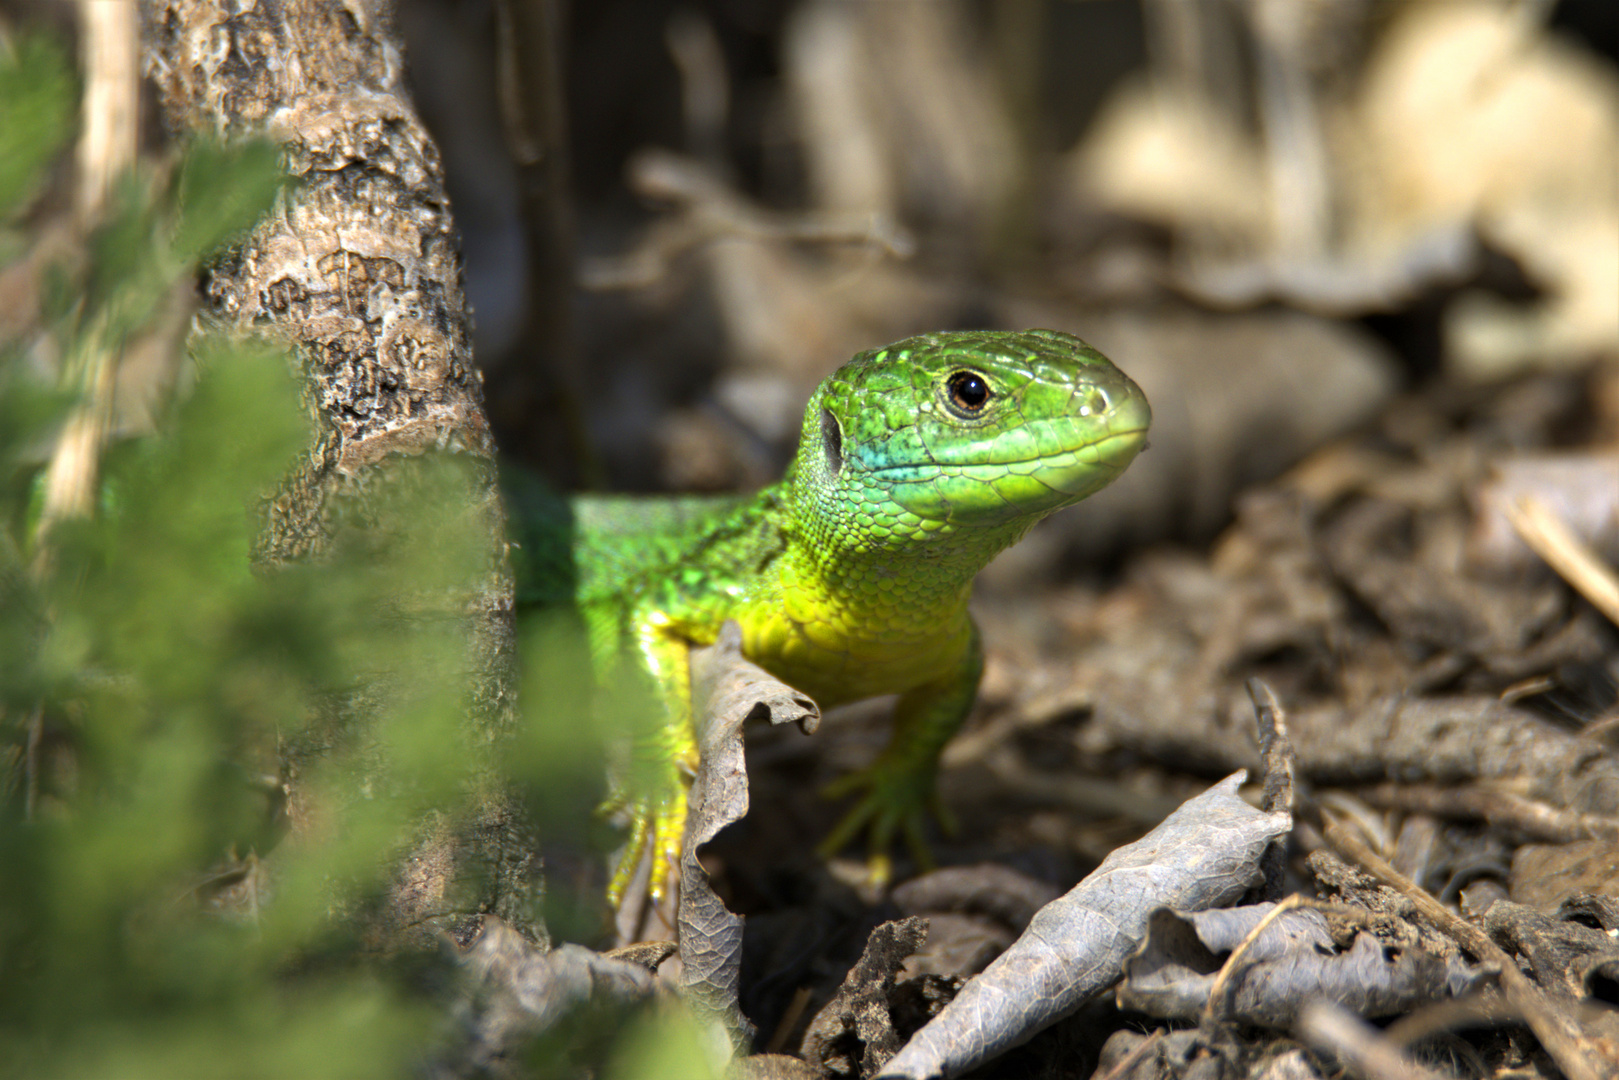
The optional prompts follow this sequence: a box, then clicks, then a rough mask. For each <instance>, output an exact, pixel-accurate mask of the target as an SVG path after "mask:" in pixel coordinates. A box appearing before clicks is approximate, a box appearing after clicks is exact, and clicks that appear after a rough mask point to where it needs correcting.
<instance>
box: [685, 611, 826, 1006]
mask: <svg viewBox="0 0 1619 1080" xmlns="http://www.w3.org/2000/svg"><path fill="white" fill-rule="evenodd" d="M691 676H692V701H693V702H694V704H695V706H696V708H695V710H694V711H695V713H696V715H697V716H698V717H699V718H700V719H699V723H700V727H699V731H698V746H699V749H700V750H701V753H702V764H701V765H700V766H699V768H698V771H697V777H696V779H695V780H693V781H692V787H691V797H690V801H689V804H688V805H689V809H688V812H687V818H686V837H685V846H684V847H683V849H682V850H681V855H680V914H679V924H680V960H681V987H682V989H683V990H684V991H685V992H686V995H687V997H688V999H689V1000H690V1001H691V1002H692V1003H693V1004H695V1005H697V1006H698V1007H700V1008H702V1009H705V1010H707V1011H709V1012H710V1013H712V1014H713V1015H715V1016H718V1017H721V1018H722V1019H723V1020H724V1021H725V1023H726V1024H727V1026H729V1027H730V1029H731V1030H732V1032H733V1034H735V1033H738V1032H742V1031H745V1030H747V1028H748V1027H749V1026H750V1025H749V1024H748V1022H747V1020H746V1019H744V1018H743V1016H742V1014H741V1012H740V1011H739V1010H738V1008H737V980H738V977H739V974H740V971H741V966H742V917H741V916H739V915H734V914H732V913H731V912H730V911H728V910H727V909H726V907H725V904H724V902H723V901H721V900H720V898H719V896H718V895H716V894H715V892H714V889H713V887H712V886H711V884H710V883H709V879H708V873H707V872H706V871H705V870H704V869H703V866H702V863H701V862H699V861H698V858H697V855H698V850H699V849H700V848H701V847H702V846H703V845H704V844H706V843H708V842H709V841H710V840H712V839H714V837H715V836H717V835H719V832H720V830H721V829H723V828H725V826H727V825H729V824H731V823H732V822H735V821H740V820H741V819H742V816H743V815H744V814H746V813H747V812H748V775H747V769H746V766H745V765H744V763H743V759H742V725H743V724H744V723H746V722H747V721H749V720H768V721H770V723H772V724H786V723H795V724H797V725H799V727H800V728H802V729H803V730H804V732H805V734H809V733H810V732H813V731H814V730H815V728H816V726H817V725H819V724H820V722H821V714H820V710H819V709H817V708H816V706H815V703H814V702H813V701H811V700H810V699H809V698H808V697H806V696H805V695H804V694H802V693H801V692H799V691H797V690H794V689H793V688H792V687H790V686H788V685H787V684H786V683H783V682H781V681H780V680H778V679H776V678H775V677H774V676H772V675H770V674H769V673H768V672H766V671H765V670H764V669H763V668H761V667H759V666H758V665H756V664H752V663H750V662H748V661H747V660H745V659H743V657H742V631H741V628H740V627H738V626H737V624H736V623H734V622H727V623H726V624H725V626H724V628H723V629H721V631H720V636H719V640H717V641H716V642H715V643H714V644H713V645H711V646H709V647H707V648H705V649H698V650H695V651H694V652H693V653H692V657H691Z"/></svg>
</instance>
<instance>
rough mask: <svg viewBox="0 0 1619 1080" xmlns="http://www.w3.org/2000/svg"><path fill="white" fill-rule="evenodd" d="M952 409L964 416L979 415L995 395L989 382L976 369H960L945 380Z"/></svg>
mask: <svg viewBox="0 0 1619 1080" xmlns="http://www.w3.org/2000/svg"><path fill="white" fill-rule="evenodd" d="M944 385H945V389H946V390H947V391H948V392H949V395H950V406H951V409H952V410H953V411H954V412H955V413H956V414H957V415H958V416H962V417H973V416H977V415H978V414H979V413H980V412H982V411H983V409H984V405H985V404H986V403H987V402H988V401H989V399H990V398H991V397H992V396H993V394H992V393H991V391H990V389H989V383H987V382H985V381H984V377H983V376H982V375H980V374H978V372H976V371H958V372H956V373H955V374H953V375H951V376H950V378H949V379H947V380H946V381H945V384H944Z"/></svg>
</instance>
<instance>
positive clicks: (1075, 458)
mask: <svg viewBox="0 0 1619 1080" xmlns="http://www.w3.org/2000/svg"><path fill="white" fill-rule="evenodd" d="M1137 441H1139V442H1140V443H1141V446H1139V447H1137V448H1135V449H1133V450H1131V451H1130V453H1129V455H1128V456H1123V458H1122V460H1120V461H1118V463H1117V465H1116V466H1115V465H1114V464H1113V462H1114V459H1115V458H1119V457H1121V455H1120V451H1122V450H1124V449H1125V447H1126V444H1128V443H1130V442H1137ZM1146 442H1147V428H1146V427H1145V426H1142V427H1133V428H1124V429H1122V430H1117V431H1109V432H1108V433H1107V434H1105V435H1102V436H1100V437H1098V438H1095V439H1087V440H1086V441H1084V442H1082V443H1077V444H1075V445H1073V446H1070V447H1067V448H1066V449H1063V450H1057V451H1054V452H1052V453H1047V454H1028V455H1025V456H1022V457H1011V458H975V459H973V460H972V461H963V462H956V461H935V460H927V461H918V462H910V463H905V464H893V465H880V466H878V467H877V468H875V469H872V470H871V473H872V475H874V476H880V477H890V476H893V477H899V476H903V475H905V474H915V473H918V472H949V473H953V474H955V475H962V476H967V475H973V474H975V473H978V472H980V471H984V470H1016V468H1017V466H1019V465H1023V466H1029V467H1030V469H1031V472H1035V471H1044V470H1045V469H1047V468H1060V467H1062V465H1063V464H1064V460H1065V459H1067V460H1068V461H1070V462H1072V463H1073V464H1080V465H1085V466H1087V467H1090V468H1097V469H1103V468H1116V469H1117V470H1122V469H1123V468H1124V466H1125V465H1128V464H1129V463H1130V461H1131V460H1132V459H1133V458H1134V457H1135V455H1136V454H1137V453H1140V452H1141V450H1144V449H1146ZM1084 458H1094V460H1083V459H1084Z"/></svg>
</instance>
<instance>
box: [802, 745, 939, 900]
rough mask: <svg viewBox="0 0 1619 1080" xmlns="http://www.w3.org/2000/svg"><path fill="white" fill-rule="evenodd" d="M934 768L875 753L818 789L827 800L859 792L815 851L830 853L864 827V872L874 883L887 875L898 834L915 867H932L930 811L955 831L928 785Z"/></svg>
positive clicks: (883, 882)
mask: <svg viewBox="0 0 1619 1080" xmlns="http://www.w3.org/2000/svg"><path fill="white" fill-rule="evenodd" d="M934 772H935V769H934V766H933V764H932V763H931V762H929V763H928V765H927V767H925V768H917V767H916V766H914V765H912V766H907V765H901V764H898V763H894V762H889V761H885V760H884V759H883V758H881V757H879V758H878V759H877V760H876V761H875V762H874V763H873V764H872V765H871V766H869V767H868V768H865V769H862V770H860V771H859V772H856V773H851V774H850V775H848V776H845V777H843V778H842V779H839V780H836V781H834V782H832V783H831V784H828V785H827V786H826V787H825V788H824V789H822V792H821V794H822V795H824V796H825V797H827V798H830V799H835V798H839V797H841V796H844V795H849V794H852V793H855V792H861V791H863V792H864V794H863V795H862V796H861V798H860V799H859V800H858V801H857V802H856V803H855V805H854V807H853V808H852V809H850V810H849V812H848V813H846V814H845V815H844V816H843V819H842V820H841V821H839V822H838V824H837V825H836V826H835V827H834V828H833V829H832V832H831V833H830V834H829V835H828V836H827V838H826V839H825V840H823V841H821V843H820V845H819V846H818V847H817V848H816V849H815V850H816V852H817V853H818V854H819V855H820V856H821V857H822V858H830V857H831V856H833V855H835V854H837V852H839V851H840V850H842V849H843V847H844V846H845V845H847V844H848V843H849V841H851V840H853V839H854V838H855V837H856V836H857V835H858V834H860V833H861V832H864V833H865V834H866V850H867V867H868V874H869V877H870V879H871V881H872V882H873V883H874V884H877V885H886V884H887V883H888V881H889V880H890V879H891V878H892V877H893V861H892V859H891V858H890V857H889V849H890V847H891V846H892V845H893V842H894V836H895V834H896V833H898V834H899V835H901V836H903V837H904V838H905V846H906V848H907V849H908V850H909V851H910V853H911V858H912V859H914V860H915V861H916V864H917V866H918V867H919V868H921V869H923V870H931V869H933V868H934V866H936V865H937V863H936V862H935V860H934V858H933V852H932V851H931V850H930V849H929V848H928V843H927V838H926V836H925V835H924V830H923V827H924V825H925V823H926V820H927V818H928V816H929V814H930V812H931V815H932V817H933V818H934V819H935V820H937V821H938V823H939V827H940V829H941V830H942V831H943V832H944V833H945V835H947V836H949V835H953V834H954V833H955V831H956V820H955V817H954V815H952V814H951V813H950V811H949V810H948V809H946V808H945V806H944V803H943V802H941V801H940V799H939V793H938V790H937V788H936V787H935V786H934Z"/></svg>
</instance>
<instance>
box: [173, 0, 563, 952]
mask: <svg viewBox="0 0 1619 1080" xmlns="http://www.w3.org/2000/svg"><path fill="white" fill-rule="evenodd" d="M144 15H145V21H144V26H143V30H144V33H145V52H146V69H147V74H148V75H149V76H150V77H151V78H152V79H153V80H154V81H155V83H156V85H157V89H158V94H159V97H160V100H161V104H162V110H163V115H164V117H165V119H166V121H167V122H168V124H169V126H170V127H171V128H172V129H175V130H177V131H186V130H190V131H211V132H218V133H223V134H260V135H267V136H268V137H269V138H271V139H274V140H275V141H277V142H278V143H280V144H281V145H282V146H283V148H284V152H285V154H286V158H287V161H288V166H289V169H290V171H291V172H292V173H293V175H294V176H295V177H297V179H298V185H297V187H296V188H295V189H293V191H292V193H291V194H290V196H289V197H288V198H287V199H286V200H285V202H284V204H283V205H282V206H280V207H278V209H277V211H276V212H275V213H273V214H272V215H271V216H270V217H269V218H268V219H266V220H265V221H263V222H261V223H260V224H259V226H258V227H257V228H256V229H255V230H254V232H253V233H252V235H251V236H250V237H249V238H247V239H246V241H245V242H244V243H243V244H242V245H241V247H240V249H239V250H238V251H237V252H235V253H233V254H232V255H231V256H230V257H228V258H227V259H225V260H222V261H221V262H220V263H219V264H216V265H215V266H213V267H212V268H211V269H210V270H209V272H208V273H207V275H206V279H205V294H206V297H207V301H208V306H209V308H210V309H211V312H212V315H213V316H214V317H216V318H217V319H218V320H220V321H222V322H223V323H225V324H226V325H227V326H234V327H237V328H240V329H242V330H247V329H249V328H251V329H253V330H255V331H258V332H269V333H272V334H275V335H278V336H280V337H282V338H283V339H285V340H288V341H290V342H292V343H293V344H294V345H295V346H296V347H297V349H298V353H299V355H300V357H301V359H302V370H303V375H304V378H305V386H306V393H307V395H308V396H309V398H310V399H311V400H312V402H313V404H315V405H316V406H318V414H319V419H318V421H317V430H316V435H315V438H314V441H313V443H312V445H311V446H310V448H309V451H308V453H307V455H306V456H305V458H304V460H303V462H302V464H301V465H300V467H299V468H298V469H296V470H295V471H294V472H293V474H292V475H290V476H288V477H287V478H286V480H285V482H284V483H283V485H282V487H281V489H280V490H279V491H278V492H277V493H276V494H275V495H274V497H273V498H271V499H269V500H267V502H266V506H265V523H264V527H263V530H262V533H261V535H260V537H259V542H258V550H257V552H256V556H257V558H258V560H259V561H260V562H261V564H263V565H265V566H267V567H275V566H279V565H284V564H287V563H290V562H306V561H320V560H321V559H322V557H323V556H325V555H327V554H329V553H330V552H331V551H332V548H333V544H334V536H335V534H336V532H337V531H338V528H339V523H340V522H353V521H355V520H361V521H364V520H369V519H368V517H367V511H368V510H370V509H373V505H372V504H373V503H374V501H375V499H376V498H377V497H378V492H380V491H386V490H388V489H389V488H390V487H398V486H400V485H405V486H408V485H409V483H410V481H409V475H410V473H411V470H412V467H413V465H414V464H417V463H420V462H421V461H422V460H424V459H425V458H426V457H428V456H430V455H454V456H458V457H459V458H460V459H461V460H462V461H463V462H464V463H465V462H470V463H471V464H472V466H473V467H472V468H471V469H469V470H466V472H467V473H468V475H469V476H470V477H471V478H472V479H471V482H470V483H469V484H468V486H467V488H466V490H465V496H466V502H465V505H463V506H460V507H453V506H452V507H444V508H443V509H444V512H445V514H447V515H448V514H460V515H463V516H470V517H471V518H472V519H473V520H474V521H475V522H476V527H477V529H478V532H479V535H480V537H484V536H486V537H487V548H486V553H487V559H488V572H487V573H486V574H485V575H484V577H483V581H482V583H481V585H480V587H479V588H477V589H475V590H474V595H472V596H470V597H466V598H464V600H465V602H464V604H462V603H460V602H458V603H457V605H456V610H455V616H456V617H457V618H464V621H465V640H466V641H467V642H468V648H467V653H466V663H465V665H464V677H465V681H466V685H465V700H466V701H467V702H468V706H467V708H468V713H469V715H468V723H467V725H466V728H465V737H467V738H469V739H472V740H474V742H475V745H477V746H479V747H480V748H481V749H483V750H484V751H486V752H487V751H489V750H491V749H493V748H494V747H496V746H498V744H499V743H500V742H501V740H502V739H503V737H504V736H506V735H507V734H509V733H510V732H511V730H512V729H513V727H514V726H515V723H516V708H515V650H514V641H513V594H512V580H511V575H510V571H509V568H508V565H507V563H506V559H505V554H504V551H505V548H504V535H505V520H504V512H503V510H502V508H501V503H500V500H499V497H498V494H497V490H496V487H495V462H494V453H495V447H494V442H493V439H492V437H491V435H490V431H489V425H488V423H487V421H486V419H485V415H484V408H483V382H482V377H481V375H480V373H479V371H478V370H477V368H476V367H475V366H474V364H473V361H472V356H471V352H470V349H471V345H470V343H471V337H472V335H471V332H470V331H471V325H470V322H471V319H470V313H469V312H468V310H467V306H466V301H465V299H464V297H463V295H462V288H461V261H460V251H459V243H458V238H457V235H456V233H455V229H454V225H453V222H452V220H451V217H450V211H449V202H448V199H447V198H446V196H445V193H444V185H443V176H442V167H441V164H440V161H439V154H438V149H437V148H436V147H435V146H434V144H433V142H432V140H431V139H430V138H429V137H428V134H427V132H426V130H425V129H424V128H423V126H422V124H421V121H420V120H419V119H418V118H417V116H416V113H415V111H414V109H413V108H412V107H411V103H410V102H409V100H408V99H407V97H406V94H405V91H404V88H403V86H402V85H401V78H402V66H403V56H402V51H401V45H400V41H399V38H398V36H397V35H396V33H395V30H394V26H393V22H392V13H391V8H390V4H389V3H388V2H387V0H147V3H146V6H145V11H144ZM401 589H402V591H403V592H404V593H406V594H408V592H409V583H401ZM357 697H366V698H368V699H370V700H373V701H375V700H382V701H386V700H387V696H386V694H382V695H372V694H365V695H357ZM388 709H389V706H388V705H386V704H384V705H381V706H376V705H373V706H372V707H371V710H370V711H371V714H370V715H358V716H356V715H355V714H356V713H360V714H364V713H365V712H366V710H365V709H364V708H361V707H358V706H356V705H355V704H354V703H353V702H348V703H345V704H344V705H343V706H342V707H340V708H339V709H338V710H337V711H338V712H340V713H345V714H347V715H344V716H342V717H339V718H338V719H337V723H338V724H339V725H350V726H355V725H360V724H382V723H386V721H387V716H386V713H387V712H388ZM312 741H318V740H312ZM320 752H321V751H320V750H319V749H316V748H314V747H313V746H311V747H306V748H305V749H302V750H299V749H296V748H294V749H293V750H291V751H290V752H288V753H287V754H286V757H285V761H284V769H285V776H284V779H285V780H286V781H287V782H288V784H289V787H290V790H289V805H291V806H292V808H293V815H292V816H293V821H294V830H295V832H296V830H297V828H298V823H299V821H300V818H307V816H308V814H309V813H310V812H312V810H313V808H310V807H308V806H306V805H304V800H305V799H307V793H303V792H300V791H299V790H298V776H299V773H300V764H301V763H307V759H308V757H309V756H310V755H314V754H317V753H320ZM300 759H302V761H301V760H300ZM482 788H483V790H484V791H485V794H484V795H482V796H480V797H479V799H478V805H477V810H476V812H475V813H473V814H472V815H471V816H470V817H465V816H463V817H459V818H455V819H454V820H451V819H450V818H448V817H440V816H434V817H433V819H432V820H429V821H423V822H417V823H415V828H416V832H415V833H414V834H413V835H414V838H415V840H414V843H415V848H414V850H412V852H411V854H410V857H409V858H407V859H406V860H404V862H403V863H402V864H401V866H400V868H399V869H398V871H397V873H396V877H395V880H394V883H393V887H392V889H391V891H390V892H389V895H388V899H387V900H386V902H385V903H384V905H383V908H384V910H381V911H378V912H371V913H369V915H368V919H369V920H370V924H369V929H370V930H371V931H372V939H373V940H374V941H376V942H377V943H378V944H382V945H396V944H400V943H403V942H405V941H407V940H411V939H419V938H420V937H421V936H422V935H425V934H430V933H432V932H433V931H435V930H448V931H450V932H452V933H458V934H464V933H466V932H468V931H469V930H470V929H471V927H472V926H473V925H475V923H476V917H477V916H478V915H479V914H481V913H484V912H495V913H498V914H499V915H501V916H502V917H503V918H504V919H506V920H507V921H508V922H509V923H511V924H512V925H514V926H515V927H517V928H519V929H520V930H523V931H524V932H526V933H528V934H529V935H530V936H531V937H537V936H539V935H541V934H543V930H542V929H541V928H540V927H539V925H538V921H537V909H536V906H535V904H534V902H533V901H534V895H533V894H534V893H535V892H536V891H537V881H538V864H537V854H536V853H535V852H534V850H533V847H532V845H531V843H530V842H529V838H528V837H527V836H526V835H525V830H524V829H523V828H521V827H520V821H519V820H518V817H517V814H516V812H515V810H514V809H513V807H512V805H511V804H510V802H509V800H508V799H506V798H505V796H504V795H502V794H500V793H499V786H498V784H494V785H491V784H484V785H482Z"/></svg>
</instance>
